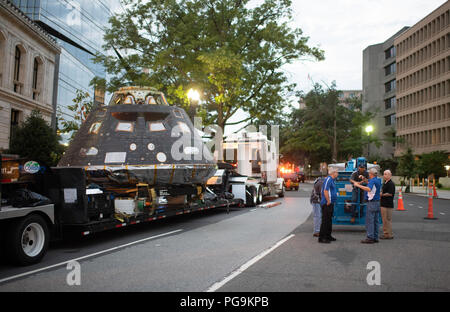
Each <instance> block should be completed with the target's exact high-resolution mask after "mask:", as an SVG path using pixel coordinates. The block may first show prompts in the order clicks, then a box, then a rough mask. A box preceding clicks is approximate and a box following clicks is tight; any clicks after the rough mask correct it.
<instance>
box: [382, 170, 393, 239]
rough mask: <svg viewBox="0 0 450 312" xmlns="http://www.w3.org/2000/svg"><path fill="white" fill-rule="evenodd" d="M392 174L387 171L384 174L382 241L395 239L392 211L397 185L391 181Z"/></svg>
mask: <svg viewBox="0 0 450 312" xmlns="http://www.w3.org/2000/svg"><path fill="white" fill-rule="evenodd" d="M391 177H392V173H391V171H390V170H385V171H384V174H383V178H384V181H385V182H384V184H383V187H382V189H381V200H380V206H381V218H382V219H383V235H382V236H381V237H380V239H393V238H394V235H393V234H392V210H394V195H395V184H394V182H392V180H391Z"/></svg>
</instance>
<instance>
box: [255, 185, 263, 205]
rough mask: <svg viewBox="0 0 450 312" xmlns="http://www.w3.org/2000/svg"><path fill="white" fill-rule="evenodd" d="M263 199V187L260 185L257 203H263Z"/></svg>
mask: <svg viewBox="0 0 450 312" xmlns="http://www.w3.org/2000/svg"><path fill="white" fill-rule="evenodd" d="M262 201H263V190H262V187H261V186H259V187H258V198H257V200H256V203H257V204H258V205H259V204H261V203H262Z"/></svg>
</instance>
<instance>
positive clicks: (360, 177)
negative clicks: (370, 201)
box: [350, 164, 369, 223]
mask: <svg viewBox="0 0 450 312" xmlns="http://www.w3.org/2000/svg"><path fill="white" fill-rule="evenodd" d="M368 179H369V173H368V172H367V171H366V167H365V166H364V165H363V164H360V165H359V167H358V170H356V171H355V172H353V173H352V175H351V177H350V182H351V183H352V184H353V192H352V202H353V203H360V204H361V203H363V202H364V191H363V190H360V189H358V188H357V187H355V182H358V183H359V182H362V183H363V185H367V181H368ZM358 195H359V197H358ZM356 217H358V209H357V207H356V205H352V219H351V220H350V222H351V223H355V218H356Z"/></svg>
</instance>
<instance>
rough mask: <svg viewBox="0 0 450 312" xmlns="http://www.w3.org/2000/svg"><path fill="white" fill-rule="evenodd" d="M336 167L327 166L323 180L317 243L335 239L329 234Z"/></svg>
mask: <svg viewBox="0 0 450 312" xmlns="http://www.w3.org/2000/svg"><path fill="white" fill-rule="evenodd" d="M338 174H339V173H338V169H337V168H335V167H330V168H328V177H326V179H325V180H324V181H323V185H322V191H321V199H320V207H321V208H322V223H321V224H320V232H319V239H318V241H319V243H325V244H329V243H330V242H333V241H335V240H336V238H334V237H333V236H331V232H332V227H333V225H332V220H333V212H334V204H335V203H336V201H337V191H336V184H335V183H334V181H335V180H336V178H337V176H338Z"/></svg>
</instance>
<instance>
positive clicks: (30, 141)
mask: <svg viewBox="0 0 450 312" xmlns="http://www.w3.org/2000/svg"><path fill="white" fill-rule="evenodd" d="M8 152H9V153H11V154H18V155H20V156H21V157H25V158H29V159H32V160H35V161H37V162H39V163H41V164H45V165H47V166H54V165H56V164H57V163H58V161H59V159H60V158H61V155H62V154H63V152H64V148H63V147H62V146H61V145H60V144H59V143H58V136H57V135H56V133H55V131H54V130H53V128H52V127H51V126H49V125H48V124H47V122H46V121H45V120H44V119H43V118H42V115H41V113H40V112H39V111H38V110H33V111H32V112H31V114H30V115H29V116H28V117H27V118H26V120H25V122H24V123H23V124H22V125H21V126H19V127H18V128H17V130H16V131H15V133H14V135H13V137H12V138H11V144H10V149H9V151H8Z"/></svg>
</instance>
